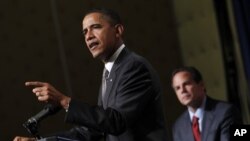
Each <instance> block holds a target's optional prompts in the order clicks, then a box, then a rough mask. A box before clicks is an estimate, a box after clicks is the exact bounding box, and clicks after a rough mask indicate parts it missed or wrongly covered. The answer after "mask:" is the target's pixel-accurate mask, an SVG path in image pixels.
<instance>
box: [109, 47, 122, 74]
mask: <svg viewBox="0 0 250 141" xmlns="http://www.w3.org/2000/svg"><path fill="white" fill-rule="evenodd" d="M124 47H125V45H124V44H122V45H121V46H120V47H119V48H118V49H117V50H116V51H115V53H114V54H113V55H112V56H111V57H110V59H109V60H108V61H107V62H105V63H104V65H105V68H106V69H107V70H108V71H109V72H111V69H112V67H113V65H114V62H115V60H116V59H117V58H118V56H119V54H120V53H121V52H122V49H123V48H124Z"/></svg>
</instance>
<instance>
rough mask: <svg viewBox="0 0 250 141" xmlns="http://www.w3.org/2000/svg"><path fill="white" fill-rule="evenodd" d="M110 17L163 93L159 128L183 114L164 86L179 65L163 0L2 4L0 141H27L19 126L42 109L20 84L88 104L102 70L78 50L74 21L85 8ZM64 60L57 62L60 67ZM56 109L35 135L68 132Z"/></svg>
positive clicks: (15, 0)
mask: <svg viewBox="0 0 250 141" xmlns="http://www.w3.org/2000/svg"><path fill="white" fill-rule="evenodd" d="M100 6H101V7H109V8H112V9H114V10H116V11H118V12H119V13H120V15H121V17H122V18H123V21H124V23H125V35H124V38H125V42H126V45H127V46H128V47H129V48H130V49H131V50H134V51H136V52H137V53H138V54H141V55H142V56H144V57H145V58H147V59H148V60H149V61H150V62H151V63H152V65H153V66H154V67H155V69H156V70H157V72H158V74H159V76H160V78H161V81H162V86H163V87H164V103H165V111H166V117H167V118H166V121H167V126H168V128H169V129H170V127H171V125H172V123H173V121H174V120H175V119H176V117H177V116H178V115H179V114H180V112H181V111H182V110H183V107H182V106H181V105H180V104H179V103H178V101H177V99H176V97H175V94H174V93H173V91H172V90H171V88H170V80H169V78H170V72H171V71H172V69H173V68H175V67H176V66H179V65H181V64H182V63H181V55H180V51H179V46H178V38H177V31H176V27H175V26H176V24H175V20H174V13H173V6H172V2H171V0H157V1H155V0H147V1H144V0H136V1H125V0H73V1H68V0H35V1H34V0H22V1H21V0H3V1H1V2H0V31H1V32H0V53H1V55H0V66H1V69H0V70H1V73H0V78H1V80H0V86H1V87H0V103H1V106H0V111H1V116H0V121H1V122H0V123H1V124H0V134H1V135H0V140H12V139H13V138H14V136H16V135H24V136H27V135H29V133H28V132H27V131H26V130H25V129H24V128H23V127H22V123H24V122H25V121H26V120H27V119H28V118H29V117H31V116H33V115H34V114H36V113H37V112H39V111H40V110H41V109H42V107H43V106H44V104H43V103H39V102H37V99H36V97H35V96H34V95H33V94H32V93H31V89H32V88H27V87H25V86H24V82H25V81H28V80H39V81H45V82H49V83H51V84H53V85H54V86H55V87H56V88H57V89H59V90H60V91H61V92H63V93H66V94H68V95H71V96H72V97H74V98H79V99H81V100H83V101H85V102H88V103H90V104H92V105H93V104H95V103H96V101H97V100H96V99H97V94H98V89H99V85H100V80H101V79H100V78H101V72H102V68H103V64H102V63H101V62H100V61H99V60H94V59H93V58H92V56H91V55H90V53H89V51H88V50H87V49H86V47H85V44H84V38H83V35H82V33H81V30H82V27H81V22H82V17H83V15H84V13H85V11H86V10H88V9H89V8H91V7H100ZM53 15H54V16H53ZM64 61H65V62H64ZM64 114H65V113H64V111H61V112H60V113H58V114H57V115H54V116H53V117H51V118H48V119H46V120H44V121H42V125H41V127H40V128H39V131H40V133H41V134H42V135H44V134H49V133H53V132H56V131H60V130H64V129H69V127H71V125H68V124H65V123H64V122H63V120H64Z"/></svg>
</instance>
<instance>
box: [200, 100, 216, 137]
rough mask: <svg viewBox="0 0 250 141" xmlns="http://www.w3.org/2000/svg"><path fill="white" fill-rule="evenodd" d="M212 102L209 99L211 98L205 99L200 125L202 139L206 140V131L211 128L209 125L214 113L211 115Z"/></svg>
mask: <svg viewBox="0 0 250 141" xmlns="http://www.w3.org/2000/svg"><path fill="white" fill-rule="evenodd" d="M213 105H214V104H213V103H212V101H211V99H210V98H209V97H207V101H206V107H205V111H204V119H203V123H202V124H203V125H202V129H205V130H202V135H201V137H202V140H204V141H205V140H206V138H207V136H208V133H209V129H210V128H211V127H210V126H211V125H212V123H213V119H214V115H213Z"/></svg>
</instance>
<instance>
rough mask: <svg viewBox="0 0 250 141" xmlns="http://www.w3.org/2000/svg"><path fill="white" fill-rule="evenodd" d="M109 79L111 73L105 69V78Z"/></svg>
mask: <svg viewBox="0 0 250 141" xmlns="http://www.w3.org/2000/svg"><path fill="white" fill-rule="evenodd" d="M108 77H109V71H108V70H107V69H106V68H105V70H104V78H105V79H108Z"/></svg>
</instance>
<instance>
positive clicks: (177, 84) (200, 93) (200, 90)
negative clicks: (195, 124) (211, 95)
mask: <svg viewBox="0 0 250 141" xmlns="http://www.w3.org/2000/svg"><path fill="white" fill-rule="evenodd" d="M172 86H173V89H174V91H175V93H176V95H177V98H178V99H179V101H180V103H181V104H183V105H185V106H189V107H193V108H197V107H199V106H200V104H201V103H202V100H203V98H204V96H205V86H204V84H203V82H199V83H196V82H195V81H194V80H193V78H192V75H191V74H190V73H189V72H186V71H182V72H178V73H176V74H175V76H174V77H173V80H172Z"/></svg>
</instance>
